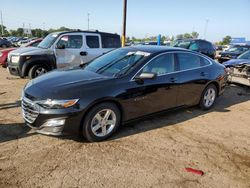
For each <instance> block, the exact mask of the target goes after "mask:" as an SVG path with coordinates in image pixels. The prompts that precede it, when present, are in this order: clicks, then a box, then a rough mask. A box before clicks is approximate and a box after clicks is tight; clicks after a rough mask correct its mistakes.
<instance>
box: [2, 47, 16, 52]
mask: <svg viewBox="0 0 250 188" xmlns="http://www.w3.org/2000/svg"><path fill="white" fill-rule="evenodd" d="M15 49H16V48H7V49H3V50H0V51H1V52H2V53H4V52H10V51H13V50H15Z"/></svg>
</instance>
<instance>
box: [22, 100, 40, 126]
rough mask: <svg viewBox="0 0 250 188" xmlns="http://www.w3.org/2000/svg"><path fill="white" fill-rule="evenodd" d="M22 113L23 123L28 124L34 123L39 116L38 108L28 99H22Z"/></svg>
mask: <svg viewBox="0 0 250 188" xmlns="http://www.w3.org/2000/svg"><path fill="white" fill-rule="evenodd" d="M22 112H23V118H24V120H25V121H27V122H28V123H34V121H35V120H36V118H37V116H38V114H39V108H38V106H37V105H36V104H35V103H33V102H32V101H30V100H29V99H27V98H23V100H22Z"/></svg>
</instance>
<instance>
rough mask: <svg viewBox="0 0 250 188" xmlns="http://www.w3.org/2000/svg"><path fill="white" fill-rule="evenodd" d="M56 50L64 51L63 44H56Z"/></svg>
mask: <svg viewBox="0 0 250 188" xmlns="http://www.w3.org/2000/svg"><path fill="white" fill-rule="evenodd" d="M56 48H57V49H60V50H62V49H65V48H66V46H65V44H57V45H56Z"/></svg>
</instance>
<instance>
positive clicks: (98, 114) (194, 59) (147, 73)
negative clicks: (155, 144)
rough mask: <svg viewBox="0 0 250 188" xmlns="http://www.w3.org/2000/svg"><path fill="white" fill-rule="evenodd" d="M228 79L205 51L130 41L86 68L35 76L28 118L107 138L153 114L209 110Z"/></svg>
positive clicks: (52, 131) (45, 129)
mask: <svg viewBox="0 0 250 188" xmlns="http://www.w3.org/2000/svg"><path fill="white" fill-rule="evenodd" d="M225 83H226V72H225V67H224V66H223V65H221V64H219V63H216V62H215V61H213V60H212V59H210V58H208V57H207V56H205V55H202V54H200V53H196V52H192V51H189V50H185V49H179V48H171V47H169V48H168V47H159V46H137V47H126V48H120V49H117V50H114V51H112V52H109V53H108V54H105V55H103V56H101V57H99V58H97V59H95V60H93V61H92V62H90V63H88V64H86V65H82V67H81V68H71V69H62V70H55V71H52V72H50V73H47V74H45V75H43V76H40V77H38V78H36V79H34V80H31V81H30V82H29V83H28V84H27V85H26V86H25V88H24V90H23V94H22V111H23V117H24V120H25V121H26V124H27V125H28V126H30V127H31V128H33V129H35V130H36V131H37V132H39V133H42V134H47V135H62V134H67V133H70V131H74V132H77V133H81V135H83V136H84V137H85V138H86V139H87V140H88V141H102V140H105V139H107V138H108V137H109V136H111V135H112V134H113V133H114V132H115V131H116V130H117V129H118V127H119V126H120V125H121V124H122V123H126V122H128V121H131V120H135V119H138V118H140V117H143V116H147V115H149V114H153V113H156V112H161V111H165V110H169V109H174V108H176V107H185V106H193V105H197V104H199V106H200V107H201V108H202V109H204V110H208V109H210V108H211V107H212V106H213V105H214V103H215V100H216V98H217V97H218V96H219V95H221V94H222V93H223V91H224V87H225ZM70 134H72V132H71V133H70Z"/></svg>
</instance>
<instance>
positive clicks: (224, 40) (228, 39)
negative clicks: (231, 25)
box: [221, 35, 232, 45]
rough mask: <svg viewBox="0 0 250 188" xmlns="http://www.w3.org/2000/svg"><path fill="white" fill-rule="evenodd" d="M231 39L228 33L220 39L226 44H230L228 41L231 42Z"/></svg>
mask: <svg viewBox="0 0 250 188" xmlns="http://www.w3.org/2000/svg"><path fill="white" fill-rule="evenodd" d="M231 40H232V37H231V36H229V35H227V36H225V37H224V38H223V39H222V43H221V44H222V45H228V44H230V42H231Z"/></svg>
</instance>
